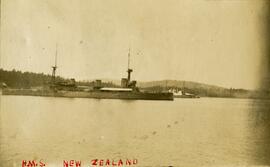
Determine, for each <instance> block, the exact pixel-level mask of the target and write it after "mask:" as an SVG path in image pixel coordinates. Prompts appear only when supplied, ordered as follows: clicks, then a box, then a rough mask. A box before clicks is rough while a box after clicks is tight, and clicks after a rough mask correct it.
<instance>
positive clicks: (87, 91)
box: [2, 52, 174, 100]
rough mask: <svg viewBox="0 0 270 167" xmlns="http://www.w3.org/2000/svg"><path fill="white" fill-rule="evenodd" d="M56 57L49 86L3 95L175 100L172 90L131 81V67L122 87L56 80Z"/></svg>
mask: <svg viewBox="0 0 270 167" xmlns="http://www.w3.org/2000/svg"><path fill="white" fill-rule="evenodd" d="M56 57H57V52H56V56H55V65H54V66H52V75H51V81H50V84H49V85H48V86H45V87H42V88H39V89H9V88H5V89H3V90H2V94H3V95H23V96H47V97H69V98H96V99H126V100H173V98H174V96H173V93H171V92H147V91H141V90H140V89H139V88H138V87H137V86H136V83H137V81H135V80H132V81H131V73H132V72H133V70H132V69H131V68H130V67H129V57H130V53H128V69H127V73H128V76H127V78H122V79H121V86H120V87H116V88H115V87H104V86H102V81H101V80H96V81H95V82H94V86H93V87H87V86H78V85H77V84H76V82H75V79H71V80H69V81H68V82H67V81H66V82H59V81H56V69H57V65H56Z"/></svg>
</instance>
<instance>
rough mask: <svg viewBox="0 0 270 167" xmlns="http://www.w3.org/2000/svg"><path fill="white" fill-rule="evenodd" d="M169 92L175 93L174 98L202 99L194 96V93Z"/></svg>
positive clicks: (182, 91)
mask: <svg viewBox="0 0 270 167" xmlns="http://www.w3.org/2000/svg"><path fill="white" fill-rule="evenodd" d="M169 92H171V93H173V97H174V98H200V96H198V95H195V94H192V93H187V92H185V91H184V90H175V89H172V90H169Z"/></svg>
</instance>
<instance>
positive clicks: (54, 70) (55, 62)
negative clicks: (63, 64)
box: [52, 44, 57, 85]
mask: <svg viewBox="0 0 270 167" xmlns="http://www.w3.org/2000/svg"><path fill="white" fill-rule="evenodd" d="M52 69H53V71H52V84H53V85H54V84H55V75H56V69H57V44H56V51H55V60H54V66H52Z"/></svg>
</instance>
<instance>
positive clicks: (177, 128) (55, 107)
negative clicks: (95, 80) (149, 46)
mask: <svg viewBox="0 0 270 167" xmlns="http://www.w3.org/2000/svg"><path fill="white" fill-rule="evenodd" d="M0 104H1V106H0V107H1V110H0V111H1V115H0V116H1V117H0V118H1V127H0V128H1V134H0V135H1V138H0V141H1V142H0V146H1V157H0V158H1V159H0V160H1V164H2V165H4V166H18V167H20V166H21V162H22V160H24V159H25V160H38V161H39V160H40V159H42V160H43V161H45V162H46V166H48V167H50V166H60V167H61V166H63V165H62V164H63V160H71V159H76V160H81V161H82V166H90V161H91V160H92V159H95V158H98V159H114V160H118V159H123V160H124V159H126V158H129V159H132V158H136V159H138V165H137V166H169V165H171V166H203V165H205V166H213V165H214V166H216V165H266V164H268V165H269V164H270V160H269V159H268V158H269V154H270V145H269V133H268V132H269V122H270V119H269V112H270V111H269V104H270V101H269V100H261V101H259V100H250V99H225V98H200V99H175V100H174V101H126V100H105V99H103V100H97V99H79V98H75V99H71V98H51V97H31V96H0ZM267 156H268V157H267Z"/></svg>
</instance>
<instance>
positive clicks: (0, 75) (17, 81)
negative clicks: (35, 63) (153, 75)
mask: <svg viewBox="0 0 270 167" xmlns="http://www.w3.org/2000/svg"><path fill="white" fill-rule="evenodd" d="M69 79H71V78H63V77H59V76H57V77H56V80H57V81H67V80H69ZM50 82H51V75H49V74H44V73H33V72H21V71H17V70H15V69H14V70H12V71H7V70H3V69H0V84H1V83H4V84H5V85H7V87H9V88H31V87H40V86H45V85H49V84H50ZM77 85H84V86H92V85H93V82H87V81H80V82H77ZM103 86H111V87H115V85H114V84H113V83H112V82H106V83H103Z"/></svg>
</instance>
